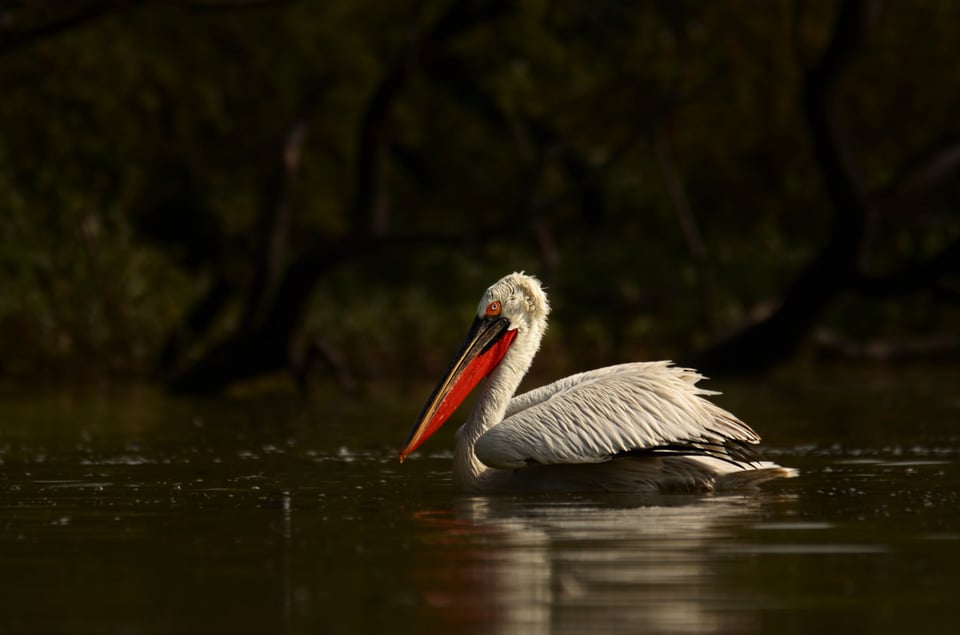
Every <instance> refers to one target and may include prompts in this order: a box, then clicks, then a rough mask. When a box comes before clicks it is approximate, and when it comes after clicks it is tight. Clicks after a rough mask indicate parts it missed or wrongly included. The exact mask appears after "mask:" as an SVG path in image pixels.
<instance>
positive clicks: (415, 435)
mask: <svg viewBox="0 0 960 635" xmlns="http://www.w3.org/2000/svg"><path fill="white" fill-rule="evenodd" d="M549 313H550V303H549V302H548V301H547V294H546V293H544V291H543V288H542V286H541V284H540V281H539V280H537V279H536V278H534V277H533V276H528V275H526V274H524V273H522V272H521V273H511V274H510V275H508V276H504V277H503V278H501V279H500V280H498V281H497V282H495V283H494V284H493V285H491V286H490V288H488V289H487V290H486V291H484V293H483V296H482V297H481V298H480V304H479V305H477V313H476V316H475V319H474V320H473V324H472V325H471V327H470V330H469V331H468V332H467V337H466V338H465V339H464V341H463V344H462V345H461V347H460V350H459V352H458V353H457V355H456V356H455V357H454V358H453V362H452V363H451V364H450V368H449V369H448V370H447V372H446V374H445V375H444V377H443V379H441V380H440V383H439V384H437V387H436V388H435V389H434V391H433V393H432V394H431V395H430V398H429V399H428V400H427V403H426V405H425V406H424V408H423V412H421V413H420V417H419V418H418V419H417V423H416V424H415V425H414V426H413V429H412V430H411V431H410V436H409V437H407V441H406V443H404V446H403V449H401V450H400V461H403V460H404V459H405V458H407V456H409V455H410V453H411V452H413V451H414V450H416V449H417V448H418V447H419V446H420V444H422V443H423V442H424V441H426V440H427V439H428V438H429V437H430V435H432V434H433V433H434V432H436V431H437V430H439V429H440V426H442V425H443V424H444V423H445V422H446V421H447V419H449V418H450V415H452V414H453V413H454V411H455V410H456V409H457V407H458V406H459V405H460V404H461V403H462V402H463V400H464V399H466V397H467V395H469V394H470V392H471V391H472V390H473V389H474V387H476V385H477V384H479V383H480V382H481V381H482V380H483V379H484V378H485V377H487V376H488V375H489V374H490V373H491V372H493V370H494V369H495V368H496V367H497V365H498V364H499V363H500V361H501V360H502V359H503V358H504V356H505V355H506V354H507V351H508V350H509V349H510V347H511V345H513V343H514V341H515V340H516V339H517V338H518V337H519V338H520V340H521V341H525V342H528V343H530V344H532V345H533V347H534V350H535V349H536V347H537V346H539V343H540V337H541V336H542V334H543V329H544V328H545V327H546V320H547V314H549ZM530 335H532V336H533V337H532V338H531V337H530ZM525 370H526V369H524V371H525Z"/></svg>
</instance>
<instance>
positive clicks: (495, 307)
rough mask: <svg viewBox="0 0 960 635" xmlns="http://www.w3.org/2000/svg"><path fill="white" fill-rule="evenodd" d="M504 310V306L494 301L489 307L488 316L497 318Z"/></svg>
mask: <svg viewBox="0 0 960 635" xmlns="http://www.w3.org/2000/svg"><path fill="white" fill-rule="evenodd" d="M502 310H503V305H502V304H500V302H498V301H496V300H495V301H493V302H491V303H490V304H488V305H487V311H486V316H487V317H497V316H498V315H500V311H502Z"/></svg>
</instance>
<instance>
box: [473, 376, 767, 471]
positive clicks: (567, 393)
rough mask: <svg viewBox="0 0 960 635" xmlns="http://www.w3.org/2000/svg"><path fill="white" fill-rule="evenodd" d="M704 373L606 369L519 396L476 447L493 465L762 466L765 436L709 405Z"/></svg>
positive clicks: (482, 458)
mask: <svg viewBox="0 0 960 635" xmlns="http://www.w3.org/2000/svg"><path fill="white" fill-rule="evenodd" d="M700 379H702V377H701V375H700V374H698V373H697V372H695V371H693V370H690V369H686V368H677V367H675V366H673V365H671V363H670V362H646V363H634V364H622V365H619V366H610V367H607V368H600V369H597V370H594V371H589V372H586V373H580V374H578V375H572V376H570V377H567V378H565V379H561V380H559V381H557V382H554V383H552V384H549V385H547V386H543V387H542V388H538V389H536V390H532V391H530V392H528V393H525V394H522V395H518V396H517V397H514V399H513V400H511V402H510V404H509V406H508V407H507V415H506V418H505V419H504V421H503V422H502V423H500V424H498V425H496V426H494V427H493V428H492V429H490V430H489V431H487V432H486V433H485V434H484V435H483V436H481V437H480V439H479V440H478V441H477V445H476V448H475V450H476V453H477V457H478V458H479V459H480V460H481V461H482V462H483V463H485V464H486V465H488V466H490V467H495V468H504V469H512V468H519V467H524V466H525V465H529V464H530V463H540V464H556V463H600V462H603V461H607V460H609V459H610V458H612V457H614V456H616V455H623V454H628V453H651V454H695V455H702V456H711V457H714V458H718V459H721V460H724V461H729V462H734V463H736V462H751V461H754V460H756V457H755V455H754V454H753V453H752V452H750V451H749V446H750V445H752V444H755V443H757V442H758V441H759V440H760V437H759V436H758V435H757V433H756V432H754V431H753V430H752V429H751V428H750V427H749V426H747V425H746V424H745V423H743V422H742V421H740V420H739V419H737V418H736V417H734V416H733V415H732V414H730V413H729V412H727V411H726V410H723V409H722V408H720V407H719V406H717V405H715V404H714V403H712V402H710V401H708V400H707V399H704V396H706V395H712V394H716V393H715V392H713V391H708V390H704V389H702V388H698V387H697V386H696V383H697V382H698V381H699V380H700Z"/></svg>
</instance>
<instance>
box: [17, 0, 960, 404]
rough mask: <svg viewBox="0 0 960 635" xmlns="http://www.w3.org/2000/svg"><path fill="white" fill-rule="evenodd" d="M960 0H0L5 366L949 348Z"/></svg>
mask: <svg viewBox="0 0 960 635" xmlns="http://www.w3.org/2000/svg"><path fill="white" fill-rule="evenodd" d="M958 25H960V7H958V6H957V5H956V3H953V2H947V1H941V2H937V1H933V0H931V1H926V2H912V3H879V2H857V1H849V0H848V1H845V2H838V3H835V4H834V3H805V2H800V1H799V0H794V1H786V0H781V1H773V2H765V3H755V2H746V1H743V2H645V3H631V2H615V1H605V2H579V1H577V2H549V1H532V0H531V1H524V2H509V1H506V0H503V1H495V0H489V1H485V2H484V1H480V0H474V1H466V2H450V1H449V0H448V1H445V2H439V1H438V2H433V1H424V2H415V3H408V2H358V3H343V2H331V3H321V2H306V1H303V2H296V1H289V2H282V1H275V2H270V1H266V0H264V1H256V0H247V1H244V0H234V1H231V0H220V1H218V0H181V1H179V2H149V1H140V2H136V1H132V0H131V1H127V2H124V1H122V0H113V1H107V0H83V1H78V2H57V1H55V0H22V1H20V2H3V3H0V85H2V86H3V91H2V96H0V121H2V127H0V130H2V135H0V210H2V221H0V270H2V277H0V285H2V286H0V350H2V351H3V355H2V356H0V376H5V377H7V378H18V379H20V378H75V377H89V376H105V377H114V376H116V377H130V376H135V377H145V376H150V377H156V378H159V379H160V380H162V381H164V382H167V383H169V385H170V386H171V387H174V388H176V389H179V390H184V391H216V390H220V389H223V388H226V387H227V386H230V385H232V384H234V383H235V382H238V381H241V380H244V379H248V378H253V377H259V376H263V375H268V374H270V373H274V372H276V371H283V370H293V371H294V374H295V377H296V378H297V379H298V380H299V381H300V382H301V384H302V383H303V382H304V381H305V380H306V377H307V371H308V370H310V369H315V370H316V371H317V372H320V373H327V374H333V375H335V376H337V377H338V378H339V379H340V380H341V381H343V382H345V383H347V384H353V383H355V382H357V381H358V380H362V379H363V378H365V377H371V376H377V375H381V376H391V375H397V374H400V373H404V374H409V373H410V372H421V371H430V372H434V371H436V370H438V369H440V368H442V367H443V365H444V363H445V361H446V359H445V356H446V355H447V354H449V353H450V352H452V350H453V348H454V346H455V344H456V341H457V339H458V337H459V336H460V335H462V331H463V329H465V328H466V325H467V322H468V320H469V315H470V312H471V311H472V310H473V308H474V304H475V302H476V300H477V298H478V297H479V294H480V292H481V291H482V290H483V289H484V288H485V287H486V286H487V285H488V284H489V283H491V282H493V281H494V280H495V279H497V278H498V277H499V276H501V275H503V274H504V273H508V272H510V271H513V270H521V269H523V270H526V271H527V272H530V273H535V274H537V275H539V276H540V277H541V278H542V279H543V280H544V281H545V282H546V283H547V284H548V286H549V289H550V293H551V297H552V299H553V303H554V308H555V310H554V315H553V321H552V325H553V326H552V332H551V336H550V338H548V343H547V345H546V348H545V355H544V357H545V360H543V361H542V362H541V363H540V364H539V366H540V367H541V368H552V367H556V368H557V369H574V368H583V367H585V366H588V365H594V364H598V363H606V362H611V361H617V360H627V359H641V358H654V357H672V358H678V359H683V360H689V361H691V362H695V363H698V364H701V365H703V366H704V368H705V369H706V370H707V371H708V372H722V371H725V370H729V371H756V370H765V369H768V368H771V367H773V366H775V365H777V364H780V363H782V362H784V361H786V360H789V359H793V358H795V357H796V356H797V355H800V356H802V357H804V358H807V359H812V358H817V357H822V356H843V357H854V358H869V359H900V358H903V357H911V356H913V357H915V356H919V357H924V358H928V359H929V358H930V357H933V356H936V357H946V358H952V357H954V356H955V353H956V351H957V348H958V346H957V344H958V339H957V336H956V335H955V334H956V333H957V331H958V325H960V315H958V311H957V308H956V300H957V293H958V286H957V285H958V273H960V260H958V258H960V214H958V213H957V209H958V206H960V180H958V179H957V174H958V171H957V167H958V166H960V140H958V136H960V123H958V121H960V119H958V118H957V114H956V113H957V108H958V106H960V65H958V63H957V60H958V59H960V37H958V35H960V32H958V29H960V27H958Z"/></svg>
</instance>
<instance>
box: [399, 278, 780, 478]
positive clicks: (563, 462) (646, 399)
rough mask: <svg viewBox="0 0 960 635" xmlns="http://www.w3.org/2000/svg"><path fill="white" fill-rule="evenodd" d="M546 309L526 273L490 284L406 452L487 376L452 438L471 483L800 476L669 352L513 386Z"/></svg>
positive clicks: (457, 467) (458, 464)
mask: <svg viewBox="0 0 960 635" xmlns="http://www.w3.org/2000/svg"><path fill="white" fill-rule="evenodd" d="M549 312H550V304H549V302H548V301H547V296H546V293H544V291H543V288H542V287H541V284H540V281H539V280H537V279H536V278H534V277H532V276H528V275H525V274H523V273H513V274H510V275H508V276H505V277H504V278H502V279H500V280H499V281H497V282H496V283H495V284H493V285H492V286H491V287H490V288H488V289H487V290H486V291H485V292H484V294H483V297H482V298H481V299H480V304H479V306H478V307H477V313H476V318H475V319H474V321H473V325H472V326H471V327H470V331H469V332H468V334H467V337H466V339H465V340H464V343H463V345H462V346H461V348H460V351H459V352H458V353H457V355H456V357H455V358H454V360H453V362H452V363H451V365H450V368H449V370H448V371H447V373H446V375H445V376H444V377H443V378H442V379H441V380H440V383H439V384H438V385H437V387H436V388H435V389H434V391H433V393H432V394H431V395H430V398H429V399H428V400H427V403H426V405H425V406H424V408H423V412H422V413H421V414H420V417H419V419H418V420H417V423H416V424H415V425H414V426H413V429H412V430H411V432H410V435H409V437H408V438H407V441H406V443H405V444H404V446H403V449H401V450H400V461H401V462H402V461H403V460H404V459H405V458H406V457H408V456H409V455H410V454H411V453H412V452H413V451H414V450H416V449H417V448H418V447H419V446H420V445H421V444H422V443H423V442H424V441H426V440H427V438H428V437H430V435H432V434H433V433H434V432H436V431H437V430H438V429H439V428H440V426H442V425H443V424H444V422H446V421H447V419H449V418H450V416H451V415H452V414H453V412H454V411H455V410H456V409H457V407H458V406H459V405H460V403H461V402H462V401H463V400H464V399H465V398H466V396H467V395H468V394H469V393H470V392H471V391H472V390H473V389H474V388H475V387H476V386H477V385H478V384H480V383H481V382H482V385H481V387H480V394H479V396H478V399H477V401H476V405H475V406H474V408H473V411H472V412H471V413H470V416H469V417H468V418H467V421H466V423H465V424H464V425H463V426H461V427H460V429H459V430H458V431H457V437H456V450H455V452H454V457H453V479H454V482H455V484H456V485H457V487H458V488H459V489H461V490H462V491H465V492H474V493H489V492H530V491H566V492H577V491H580V492H583V491H617V492H706V491H712V490H714V489H718V488H737V487H750V486H754V485H756V484H758V483H761V482H763V481H766V480H770V479H773V478H782V477H790V476H795V475H796V472H795V471H794V470H792V469H790V468H783V467H780V466H779V465H777V464H775V463H771V462H768V461H760V460H758V458H757V455H756V453H755V451H754V449H753V446H754V445H755V444H757V443H758V442H759V440H760V437H759V435H757V433H756V432H754V431H753V430H752V429H751V428H750V427H749V426H748V425H747V424H745V423H743V422H742V421H740V420H739V419H738V418H737V417H735V416H734V415H732V414H731V413H729V412H727V411H726V410H724V409H722V408H720V407H719V406H717V405H716V404H714V403H713V402H711V401H709V400H708V399H706V398H705V397H706V396H708V395H712V394H717V393H715V392H712V391H708V390H704V389H702V388H699V387H697V382H698V381H699V380H701V379H703V377H702V376H701V375H700V374H698V373H697V372H696V371H693V370H690V369H686V368H678V367H676V366H674V365H673V364H672V363H671V362H666V361H660V362H637V363H628V364H620V365H617V366H608V367H606V368H598V369H596V370H591V371H587V372H584V373H579V374H576V375H571V376H570V377H566V378H564V379H561V380H559V381H555V382H553V383H551V384H548V385H546V386H543V387H541V388H537V389H534V390H531V391H529V392H526V393H523V394H521V395H516V396H515V395H514V393H515V392H516V390H517V387H518V386H519V385H520V382H521V380H522V379H523V377H524V375H526V373H527V371H528V370H529V368H530V365H531V363H532V362H533V358H534V357H535V356H536V353H537V350H538V349H539V347H540V341H541V339H542V338H543V335H544V332H545V331H546V328H547V315H548V314H549Z"/></svg>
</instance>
